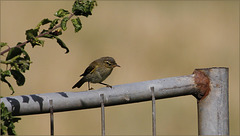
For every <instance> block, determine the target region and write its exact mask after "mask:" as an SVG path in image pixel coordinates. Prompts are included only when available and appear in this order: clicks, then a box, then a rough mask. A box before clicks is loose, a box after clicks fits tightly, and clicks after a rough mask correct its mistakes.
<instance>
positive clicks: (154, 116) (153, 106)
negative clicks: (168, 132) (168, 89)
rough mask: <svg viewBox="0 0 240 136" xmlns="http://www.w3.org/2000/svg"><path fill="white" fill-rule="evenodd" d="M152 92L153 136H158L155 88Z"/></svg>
mask: <svg viewBox="0 0 240 136" xmlns="http://www.w3.org/2000/svg"><path fill="white" fill-rule="evenodd" d="M150 89H151V92H152V135H153V136H156V106H155V95H154V87H151V88H150Z"/></svg>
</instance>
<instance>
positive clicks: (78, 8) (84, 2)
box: [72, 0, 97, 17]
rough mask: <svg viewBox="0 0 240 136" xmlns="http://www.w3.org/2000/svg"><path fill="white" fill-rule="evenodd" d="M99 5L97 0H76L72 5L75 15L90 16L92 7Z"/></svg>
mask: <svg viewBox="0 0 240 136" xmlns="http://www.w3.org/2000/svg"><path fill="white" fill-rule="evenodd" d="M94 5H97V3H96V1H95V0H76V1H75V2H74V4H73V7H72V12H73V13H74V15H82V16H85V17H88V16H89V15H92V9H93V7H94Z"/></svg>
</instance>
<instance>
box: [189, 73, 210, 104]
mask: <svg viewBox="0 0 240 136" xmlns="http://www.w3.org/2000/svg"><path fill="white" fill-rule="evenodd" d="M193 74H194V82H195V84H196V85H197V89H198V91H197V93H195V94H193V95H194V96H195V97H196V98H197V99H198V100H202V99H204V98H205V97H206V96H207V95H208V94H209V92H210V80H209V78H208V76H207V75H206V74H205V73H204V72H203V71H202V70H200V69H196V70H194V72H193Z"/></svg>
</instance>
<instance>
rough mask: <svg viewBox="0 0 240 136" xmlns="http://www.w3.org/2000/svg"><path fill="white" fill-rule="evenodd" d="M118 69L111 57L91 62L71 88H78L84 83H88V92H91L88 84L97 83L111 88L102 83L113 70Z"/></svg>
mask: <svg viewBox="0 0 240 136" xmlns="http://www.w3.org/2000/svg"><path fill="white" fill-rule="evenodd" d="M115 67H120V66H119V65H118V64H117V63H116V61H115V60H114V59H113V58H112V57H102V58H100V59H97V60H95V61H93V62H92V63H91V64H90V65H89V66H88V67H87V68H86V70H85V71H84V73H83V74H82V75H80V76H83V77H82V78H81V79H80V80H79V81H78V82H77V83H76V84H75V85H74V86H73V87H72V89H74V88H75V87H77V88H80V87H81V86H82V85H83V84H84V83H85V82H88V90H92V89H93V88H91V87H90V83H99V84H102V85H106V86H107V87H110V88H112V86H111V85H108V84H105V83H103V81H104V80H105V79H106V78H107V77H108V76H109V75H110V74H111V72H112V70H113V68H115Z"/></svg>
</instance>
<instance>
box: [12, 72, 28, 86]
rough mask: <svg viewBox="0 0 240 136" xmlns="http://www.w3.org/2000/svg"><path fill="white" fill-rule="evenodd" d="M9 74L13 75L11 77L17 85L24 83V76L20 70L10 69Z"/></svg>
mask: <svg viewBox="0 0 240 136" xmlns="http://www.w3.org/2000/svg"><path fill="white" fill-rule="evenodd" d="M11 74H12V75H13V78H14V79H15V80H16V82H17V85H18V86H22V85H24V83H25V77H24V75H23V74H22V73H21V72H20V71H17V70H11Z"/></svg>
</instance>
